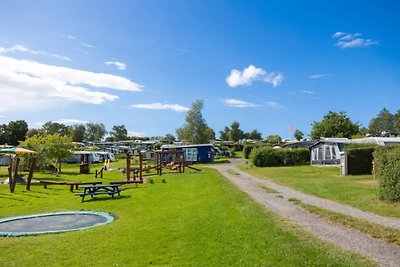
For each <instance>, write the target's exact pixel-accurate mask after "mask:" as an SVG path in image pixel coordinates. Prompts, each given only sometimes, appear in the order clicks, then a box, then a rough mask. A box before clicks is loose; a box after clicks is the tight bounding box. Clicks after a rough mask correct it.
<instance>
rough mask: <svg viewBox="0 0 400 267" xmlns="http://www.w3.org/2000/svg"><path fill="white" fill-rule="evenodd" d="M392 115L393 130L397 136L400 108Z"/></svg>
mask: <svg viewBox="0 0 400 267" xmlns="http://www.w3.org/2000/svg"><path fill="white" fill-rule="evenodd" d="M393 117H394V119H393V132H394V133H395V134H396V135H397V136H398V135H400V110H398V111H397V112H396V114H394V115H393Z"/></svg>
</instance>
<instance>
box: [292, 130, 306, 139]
mask: <svg viewBox="0 0 400 267" xmlns="http://www.w3.org/2000/svg"><path fill="white" fill-rule="evenodd" d="M303 136H304V134H303V132H302V131H300V130H298V129H296V131H294V138H295V139H296V140H297V141H300V140H301V139H303Z"/></svg>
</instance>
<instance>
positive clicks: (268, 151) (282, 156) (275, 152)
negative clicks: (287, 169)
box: [250, 147, 310, 167]
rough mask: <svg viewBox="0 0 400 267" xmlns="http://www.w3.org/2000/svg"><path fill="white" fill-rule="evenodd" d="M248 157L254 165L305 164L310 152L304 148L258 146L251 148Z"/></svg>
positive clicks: (308, 159) (308, 160) (307, 161)
mask: <svg viewBox="0 0 400 267" xmlns="http://www.w3.org/2000/svg"><path fill="white" fill-rule="evenodd" d="M250 158H251V161H252V163H253V165H254V166H256V167H278V166H295V165H306V164H308V163H309V162H310V152H309V150H308V149H306V148H296V149H273V148H271V147H260V148H255V149H253V151H252V152H251V155H250Z"/></svg>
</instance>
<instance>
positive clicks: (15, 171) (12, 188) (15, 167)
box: [10, 157, 20, 193]
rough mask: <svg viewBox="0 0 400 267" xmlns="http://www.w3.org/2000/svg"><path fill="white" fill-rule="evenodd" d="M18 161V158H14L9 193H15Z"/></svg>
mask: <svg viewBox="0 0 400 267" xmlns="http://www.w3.org/2000/svg"><path fill="white" fill-rule="evenodd" d="M19 161H20V158H19V157H15V164H14V175H13V174H11V176H13V177H12V181H10V182H11V190H10V192H11V193H14V191H15V185H16V184H17V176H18V166H19Z"/></svg>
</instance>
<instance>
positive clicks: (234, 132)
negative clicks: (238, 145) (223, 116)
mask: <svg viewBox="0 0 400 267" xmlns="http://www.w3.org/2000/svg"><path fill="white" fill-rule="evenodd" d="M229 135H230V140H231V141H234V142H238V141H239V140H240V139H242V138H243V135H244V132H243V131H242V130H241V129H240V123H239V122H237V121H234V122H232V124H231V129H230V131H229Z"/></svg>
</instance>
